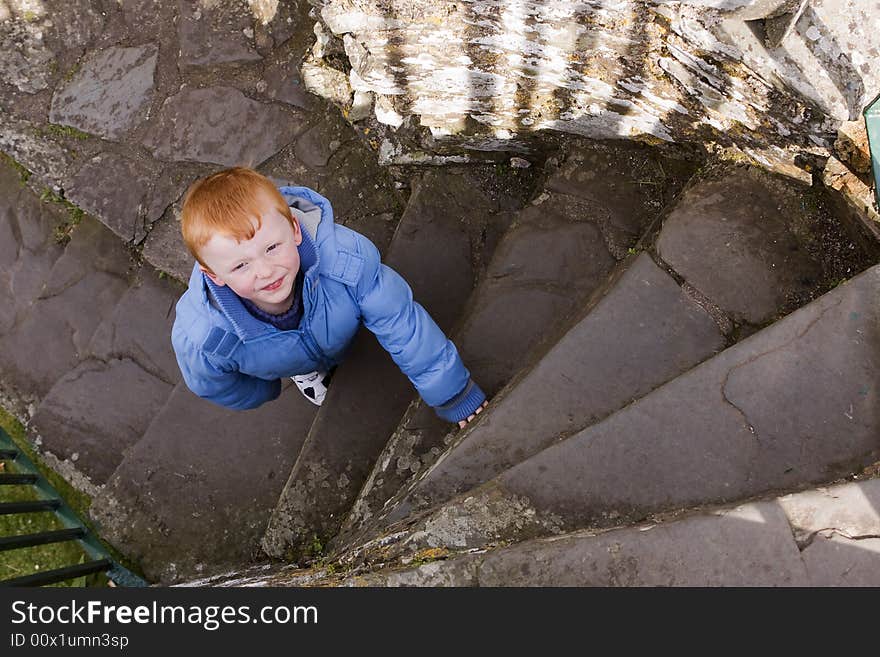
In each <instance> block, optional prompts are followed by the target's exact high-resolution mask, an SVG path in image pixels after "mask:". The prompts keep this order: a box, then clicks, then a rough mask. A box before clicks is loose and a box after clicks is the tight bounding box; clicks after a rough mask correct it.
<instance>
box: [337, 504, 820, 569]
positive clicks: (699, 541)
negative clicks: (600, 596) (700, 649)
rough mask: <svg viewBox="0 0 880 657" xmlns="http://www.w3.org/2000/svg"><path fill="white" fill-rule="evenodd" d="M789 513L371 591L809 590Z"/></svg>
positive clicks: (637, 535)
mask: <svg viewBox="0 0 880 657" xmlns="http://www.w3.org/2000/svg"><path fill="white" fill-rule="evenodd" d="M809 582H810V580H809V577H808V574H807V569H806V568H805V567H804V564H803V563H802V561H801V559H800V553H799V552H798V548H797V545H796V544H795V542H794V541H793V540H792V537H791V532H790V531H789V527H788V522H787V521H786V518H785V514H784V513H783V512H782V510H781V509H780V508H779V507H778V505H776V504H775V503H774V502H761V503H757V504H749V505H745V506H742V507H739V508H736V509H732V510H728V511H723V512H718V513H712V514H705V515H699V516H694V517H691V518H685V519H683V520H678V521H675V522H667V523H662V524H658V525H655V526H651V525H646V526H643V527H633V528H626V529H620V530H615V531H610V532H607V533H604V534H600V535H597V536H596V535H589V534H585V533H579V534H569V535H566V536H560V537H555V538H553V539H543V540H534V541H527V542H524V543H521V544H518V545H514V546H512V547H508V548H500V549H496V550H492V551H489V552H487V553H485V554H475V555H464V556H461V557H455V558H453V559H449V560H447V561H441V562H436V563H431V564H427V565H425V566H420V567H419V568H415V569H410V570H407V571H401V572H397V573H381V572H380V573H376V574H375V575H373V576H369V575H368V576H367V577H365V578H352V580H350V581H349V583H351V584H353V585H358V584H360V583H369V584H370V585H372V586H808V585H809Z"/></svg>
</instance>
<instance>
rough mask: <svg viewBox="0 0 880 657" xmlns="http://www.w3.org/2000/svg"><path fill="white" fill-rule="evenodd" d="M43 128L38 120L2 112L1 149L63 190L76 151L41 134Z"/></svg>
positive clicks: (48, 182)
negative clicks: (68, 149) (72, 151)
mask: <svg viewBox="0 0 880 657" xmlns="http://www.w3.org/2000/svg"><path fill="white" fill-rule="evenodd" d="M39 128H40V126H39V125H37V124H36V123H33V122H31V121H25V120H22V119H16V118H13V117H12V116H9V115H8V114H7V113H6V112H0V151H3V152H4V153H6V154H7V155H9V156H10V157H12V158H14V159H15V160H16V162H19V163H20V164H21V165H22V166H24V167H25V168H26V169H27V170H28V171H30V172H31V174H32V175H33V176H35V177H36V179H37V180H40V181H41V182H43V183H45V184H46V186H48V187H52V188H53V189H60V188H62V187H63V183H64V181H66V180H67V178H68V175H69V171H70V165H71V162H72V161H73V154H72V153H70V152H68V151H67V150H66V149H64V148H63V147H61V146H59V145H58V144H56V143H55V142H54V141H52V140H50V139H46V138H45V137H44V136H41V135H40V133H39V132H38V130H39ZM3 166H4V167H5V166H6V165H5V163H4V165H3Z"/></svg>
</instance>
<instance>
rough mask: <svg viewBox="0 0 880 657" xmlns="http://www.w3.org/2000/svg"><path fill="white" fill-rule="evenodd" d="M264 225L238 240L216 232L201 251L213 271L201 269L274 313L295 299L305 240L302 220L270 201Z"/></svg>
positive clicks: (203, 258)
mask: <svg viewBox="0 0 880 657" xmlns="http://www.w3.org/2000/svg"><path fill="white" fill-rule="evenodd" d="M261 207H262V208H264V211H263V212H262V214H261V215H260V220H261V222H262V223H261V225H260V228H259V229H257V231H256V233H254V236H253V237H252V238H251V239H249V240H245V241H243V242H238V241H236V240H235V239H233V238H232V237H229V236H227V235H214V236H213V237H212V238H211V239H210V240H208V243H207V244H205V245H204V246H203V247H202V248H201V249H200V250H199V255H200V256H201V258H202V260H203V261H204V262H205V264H206V265H208V267H210V269H211V271H207V270H206V269H204V268H202V271H203V272H205V274H206V275H207V276H208V277H209V278H210V279H211V280H212V281H214V283H216V284H217V285H228V286H229V287H230V289H231V290H232V291H233V292H235V293H236V294H237V295H238V296H240V297H242V298H244V299H249V300H250V301H252V302H253V303H254V304H255V305H256V306H257V307H258V308H260V309H261V310H265V311H266V312H268V313H272V314H275V315H278V314H281V313H283V312H286V311H287V310H288V309H289V308H290V306H291V303H292V302H293V289H294V283H295V281H296V275H297V273H298V272H299V265H300V262H299V252H298V251H297V250H296V247H297V246H299V245H300V244H301V243H302V232H301V230H300V227H299V223H298V222H297V221H296V220H295V219H294V226H291V225H290V222H288V221H287V218H286V217H285V216H284V215H282V214H281V213H280V212H278V210H276V209H275V208H274V207H273V206H272V205H271V204H270V203H262V204H261Z"/></svg>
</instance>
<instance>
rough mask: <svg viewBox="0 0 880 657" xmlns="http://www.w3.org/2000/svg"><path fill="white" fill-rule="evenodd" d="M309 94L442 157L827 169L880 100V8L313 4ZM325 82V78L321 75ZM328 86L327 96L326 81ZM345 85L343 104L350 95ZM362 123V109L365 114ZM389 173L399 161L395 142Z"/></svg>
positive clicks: (768, 2) (809, 2)
mask: <svg viewBox="0 0 880 657" xmlns="http://www.w3.org/2000/svg"><path fill="white" fill-rule="evenodd" d="M313 4H314V5H316V9H315V11H313V12H312V15H313V16H314V17H315V18H316V20H317V24H316V26H315V31H316V34H317V35H318V43H317V45H316V47H315V48H314V49H313V51H312V54H311V56H310V57H309V58H308V59H307V60H306V62H305V63H304V68H303V71H304V78H306V84H307V85H309V79H308V75H306V73H307V71H311V72H312V78H313V79H314V80H315V82H314V83H313V84H312V85H311V88H312V90H313V91H316V92H318V93H323V94H324V95H325V96H331V93H332V96H333V97H334V98H335V99H336V101H337V102H340V101H342V103H341V104H343V105H344V106H345V109H346V111H347V112H349V113H351V112H353V113H355V114H356V117H359V116H366V115H367V112H368V111H369V109H370V107H371V106H372V114H371V119H372V117H374V118H375V120H376V121H378V122H379V123H381V124H385V125H389V126H392V127H393V128H399V127H400V126H401V125H402V124H403V122H404V120H405V119H406V118H407V117H410V116H412V117H415V119H417V121H418V124H420V125H421V126H422V127H425V128H428V129H429V130H430V139H429V140H428V142H429V143H427V144H426V143H425V140H424V139H423V140H422V141H423V143H422V144H421V145H422V146H425V147H427V148H428V149H429V150H430V149H433V150H435V151H438V150H442V147H443V145H444V144H445V143H460V142H461V139H462V137H466V139H465V144H466V146H467V147H469V148H471V149H477V150H479V149H486V150H491V149H505V150H506V149H513V150H516V149H517V148H521V147H522V138H523V137H526V136H528V135H532V134H534V133H536V132H537V131H542V130H551V131H561V132H567V133H576V134H579V135H584V136H588V137H594V138H628V139H635V140H642V141H649V142H655V143H656V142H699V143H707V142H718V143H721V144H725V145H728V144H731V143H735V144H737V145H738V146H739V147H740V148H742V149H743V150H745V151H746V152H748V153H750V154H751V155H752V156H753V157H755V158H756V159H758V160H759V161H763V162H764V163H765V164H766V163H768V162H773V161H787V162H789V163H790V164H793V163H795V162H796V161H797V159H796V157H795V155H796V154H798V153H800V154H803V153H812V154H814V155H820V156H821V155H824V154H826V153H827V150H828V149H830V147H831V146H832V144H833V140H834V137H835V136H836V131H837V128H838V126H839V125H840V124H841V123H842V122H844V121H847V120H852V119H856V118H858V117H860V115H861V111H862V108H863V107H864V105H865V104H866V103H867V102H869V101H870V100H871V98H873V96H874V95H876V94H877V93H878V92H880V68H878V67H876V66H870V65H869V63H870V62H871V60H872V59H875V58H876V57H877V54H878V51H877V48H878V46H880V29H878V28H880V3H878V2H876V1H875V0H680V1H677V0H648V1H637V0H580V1H578V0H457V1H455V2H449V1H446V0H313ZM319 73H320V76H319V75H318V74H319ZM331 79H332V81H333V84H332V85H328V84H326V82H327V81H328V80H331ZM346 84H347V87H348V88H347V89H346ZM365 108H366V109H365ZM380 154H381V155H382V157H383V159H384V160H385V161H394V159H395V158H398V159H400V157H401V156H402V153H401V147H400V146H399V144H396V143H395V140H394V139H393V138H392V139H390V140H389V141H387V142H386V143H384V144H382V148H381V149H380Z"/></svg>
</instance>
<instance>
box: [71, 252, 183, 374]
mask: <svg viewBox="0 0 880 657" xmlns="http://www.w3.org/2000/svg"><path fill="white" fill-rule="evenodd" d="M182 293H183V286H181V285H179V284H177V283H176V282H174V281H171V280H168V279H160V278H159V276H158V274H157V272H155V271H154V270H151V269H150V268H149V267H143V268H141V270H140V271H139V276H138V279H137V280H136V281H135V282H134V283H133V284H132V285H131V287H129V288H128V289H127V290H126V291H125V294H123V295H122V298H121V299H120V300H119V302H118V303H117V304H116V307H115V308H114V309H113V312H112V313H111V314H110V315H109V316H108V317H107V319H106V320H105V321H104V322H103V323H102V324H101V325H100V326H99V327H98V329H97V330H96V331H95V333H94V335H93V336H92V340H91V342H90V343H89V346H88V351H89V353H90V354H92V355H93V356H95V357H96V358H98V359H101V360H104V361H107V360H110V359H113V358H127V359H130V360H132V361H134V362H135V363H137V364H138V366H139V367H140V368H141V369H143V370H144V371H145V372H148V373H150V374H151V375H153V376H154V377H156V378H158V379H160V380H162V381H164V382H166V383H169V384H171V385H174V384H176V383H177V382H178V381H180V369H179V368H178V366H177V359H176V357H175V356H174V350H173V349H172V347H171V326H172V325H173V324H174V306H175V304H176V303H177V300H178V299H179V298H180V295H181V294H182Z"/></svg>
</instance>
